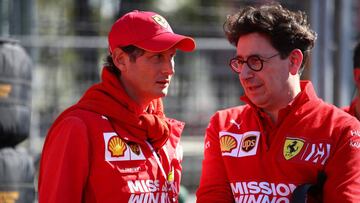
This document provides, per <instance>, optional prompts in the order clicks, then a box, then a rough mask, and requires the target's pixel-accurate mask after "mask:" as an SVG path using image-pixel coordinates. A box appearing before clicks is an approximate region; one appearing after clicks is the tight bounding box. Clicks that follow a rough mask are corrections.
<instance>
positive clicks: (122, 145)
mask: <svg viewBox="0 0 360 203" xmlns="http://www.w3.org/2000/svg"><path fill="white" fill-rule="evenodd" d="M106 74H107V75H108V76H109V77H112V83H115V88H113V89H112V90H109V88H103V87H102V86H103V84H99V85H95V87H96V88H97V90H99V89H100V90H101V91H105V92H108V93H109V91H110V92H111V93H112V94H113V95H116V94H119V92H120V93H121V92H122V91H123V89H122V88H121V87H120V86H119V83H117V82H116V80H115V79H114V77H113V76H111V75H110V74H109V73H105V75H106ZM105 78H106V77H105ZM103 83H104V82H103ZM105 85H106V84H105ZM112 85H113V86H114V84H112ZM92 91H94V90H93V89H90V91H88V92H92ZM112 94H104V95H103V97H102V98H101V99H103V100H104V103H103V105H102V106H100V105H92V106H91V105H90V106H89V107H87V108H84V106H81V105H79V104H77V105H75V106H73V107H71V108H70V109H68V110H66V111H65V112H64V113H63V114H62V115H61V116H60V117H59V118H58V119H57V120H56V122H55V123H54V124H53V126H52V128H51V129H50V131H49V134H48V136H47V137H46V142H45V144H44V148H43V152H42V158H41V165H40V174H39V202H40V203H80V202H86V203H95V202H96V203H102V202H103V203H112V202H113V203H120V202H138V203H140V202H141V203H146V202H163V203H165V202H169V198H172V197H173V198H174V199H177V194H178V192H179V186H180V175H181V165H180V163H181V160H182V149H181V146H180V143H179V141H180V134H181V132H182V130H183V127H184V124H183V123H182V122H179V121H176V120H174V119H168V118H167V122H168V123H169V125H170V130H171V134H170V136H169V137H168V138H167V140H166V142H165V144H164V145H163V146H161V147H160V149H158V150H157V153H156V155H155V154H154V153H153V152H152V148H151V147H149V145H148V144H147V143H146V142H145V140H144V139H140V138H139V136H138V135H139V134H138V133H136V132H137V131H132V130H131V128H130V127H129V126H128V127H126V125H124V123H120V124H119V123H117V124H119V125H117V126H118V127H114V124H116V123H115V122H112V121H111V119H110V118H112V117H113V116H114V115H115V114H116V113H117V112H118V111H117V108H118V106H116V104H115V103H116V102H118V101H117V100H116V99H115V101H114V102H115V103H113V102H111V101H112V99H113V98H112V97H109V95H112ZM123 96H124V95H123ZM113 97H116V96H113ZM85 98H87V97H85ZM91 99H93V98H90V99H89V98H87V100H91ZM96 99H100V97H97V98H96ZM83 100H84V98H83ZM123 100H125V101H122V103H126V108H128V109H132V106H134V105H133V104H132V103H133V102H132V101H130V100H129V99H128V98H127V97H123ZM80 104H81V102H80ZM118 105H119V104H118ZM105 107H109V108H108V109H109V110H108V111H107V114H108V115H106V116H104V115H102V114H99V111H101V110H100V109H103V108H105ZM132 110H134V109H132ZM120 116H122V117H123V118H124V119H123V120H122V122H125V121H126V120H127V119H129V120H131V115H130V114H128V115H127V114H123V115H120ZM114 117H116V116H114ZM122 126H123V127H122ZM134 132H135V133H134ZM139 133H140V131H139ZM157 157H158V158H159V159H158V160H156V159H157ZM158 161H159V162H161V165H162V167H163V168H162V169H163V171H162V169H161V168H160V167H159V163H158ZM163 172H164V173H163ZM165 176H166V177H165Z"/></svg>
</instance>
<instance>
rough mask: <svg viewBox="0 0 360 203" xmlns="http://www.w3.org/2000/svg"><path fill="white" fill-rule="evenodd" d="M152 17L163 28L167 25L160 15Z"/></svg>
mask: <svg viewBox="0 0 360 203" xmlns="http://www.w3.org/2000/svg"><path fill="white" fill-rule="evenodd" d="M152 18H153V19H154V21H155V22H156V23H157V24H159V25H161V27H163V28H168V27H169V23H168V22H167V21H166V20H165V18H163V17H162V16H161V15H154V16H153V17H152Z"/></svg>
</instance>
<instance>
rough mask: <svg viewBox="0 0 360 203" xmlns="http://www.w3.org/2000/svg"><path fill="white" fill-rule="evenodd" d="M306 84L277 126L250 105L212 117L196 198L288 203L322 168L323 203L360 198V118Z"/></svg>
mask: <svg viewBox="0 0 360 203" xmlns="http://www.w3.org/2000/svg"><path fill="white" fill-rule="evenodd" d="M301 88H302V91H301V93H300V94H299V95H298V96H297V97H296V99H295V101H294V102H293V103H292V104H291V105H289V106H288V107H286V109H283V110H281V111H282V113H281V116H279V121H278V123H276V124H275V125H274V126H273V128H267V127H266V126H264V125H266V122H263V121H262V119H261V117H262V116H261V115H260V114H261V113H260V112H259V109H257V108H254V106H252V105H251V104H250V105H249V104H247V105H243V106H238V107H234V108H229V109H226V110H222V111H219V112H217V113H216V114H215V115H214V116H213V117H212V118H211V121H210V124H209V126H208V128H207V130H206V136H205V142H204V145H205V151H204V160H203V166H202V167H203V168H202V175H201V180H200V186H199V188H198V191H197V193H196V195H197V202H200V203H202V202H234V201H235V202H278V201H279V202H289V201H290V197H291V195H292V194H291V193H292V191H294V189H295V188H296V187H297V186H299V185H302V184H314V183H316V181H317V176H318V173H319V172H320V171H324V172H325V174H326V175H327V179H326V182H325V185H324V188H323V195H324V197H323V198H324V202H327V203H332V202H334V203H335V202H360V164H359V163H360V151H359V150H360V124H359V122H358V121H357V120H356V119H355V118H354V117H351V116H349V115H348V114H346V113H344V112H343V111H341V110H339V109H338V108H336V107H335V106H332V105H329V104H326V103H324V102H323V101H322V100H320V99H319V98H318V97H317V96H316V94H315V92H314V89H313V87H312V84H311V83H310V82H302V83H301ZM268 137H269V138H271V139H270V140H271V141H270V142H267V139H268ZM294 140H295V141H296V142H294ZM301 143H302V145H301ZM297 144H299V145H297Z"/></svg>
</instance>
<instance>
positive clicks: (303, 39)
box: [223, 3, 316, 73]
mask: <svg viewBox="0 0 360 203" xmlns="http://www.w3.org/2000/svg"><path fill="white" fill-rule="evenodd" d="M223 29H224V32H225V34H226V36H227V38H228V40H229V42H230V43H231V44H233V45H234V46H237V43H238V41H239V37H241V36H243V35H247V34H250V33H255V32H257V33H260V34H264V35H265V36H267V37H268V38H269V40H270V43H271V45H272V46H273V47H274V48H275V49H276V50H278V51H279V52H280V56H281V58H283V59H284V58H285V57H287V56H289V54H290V52H291V51H292V50H294V49H300V50H301V52H302V53H303V55H304V60H303V62H302V64H301V70H300V71H299V72H300V73H301V71H302V69H303V68H304V64H306V62H307V59H308V57H309V55H310V50H311V49H312V48H313V46H314V43H315V40H316V33H315V32H314V31H313V30H311V29H310V25H309V23H308V22H307V16H306V14H305V13H304V12H301V11H297V12H292V11H290V10H288V9H286V8H283V7H282V6H281V5H280V4H278V3H271V4H265V5H261V6H259V7H252V6H248V7H245V8H243V9H241V10H240V11H239V12H237V13H235V14H233V15H230V16H228V17H227V19H226V21H225V23H224V26H223Z"/></svg>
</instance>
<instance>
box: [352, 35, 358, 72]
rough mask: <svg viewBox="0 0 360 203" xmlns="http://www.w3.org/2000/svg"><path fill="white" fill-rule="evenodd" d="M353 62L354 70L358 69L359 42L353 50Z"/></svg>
mask: <svg viewBox="0 0 360 203" xmlns="http://www.w3.org/2000/svg"><path fill="white" fill-rule="evenodd" d="M353 61H354V69H355V68H360V41H358V42H357V43H356V46H355V49H354V56H353Z"/></svg>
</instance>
